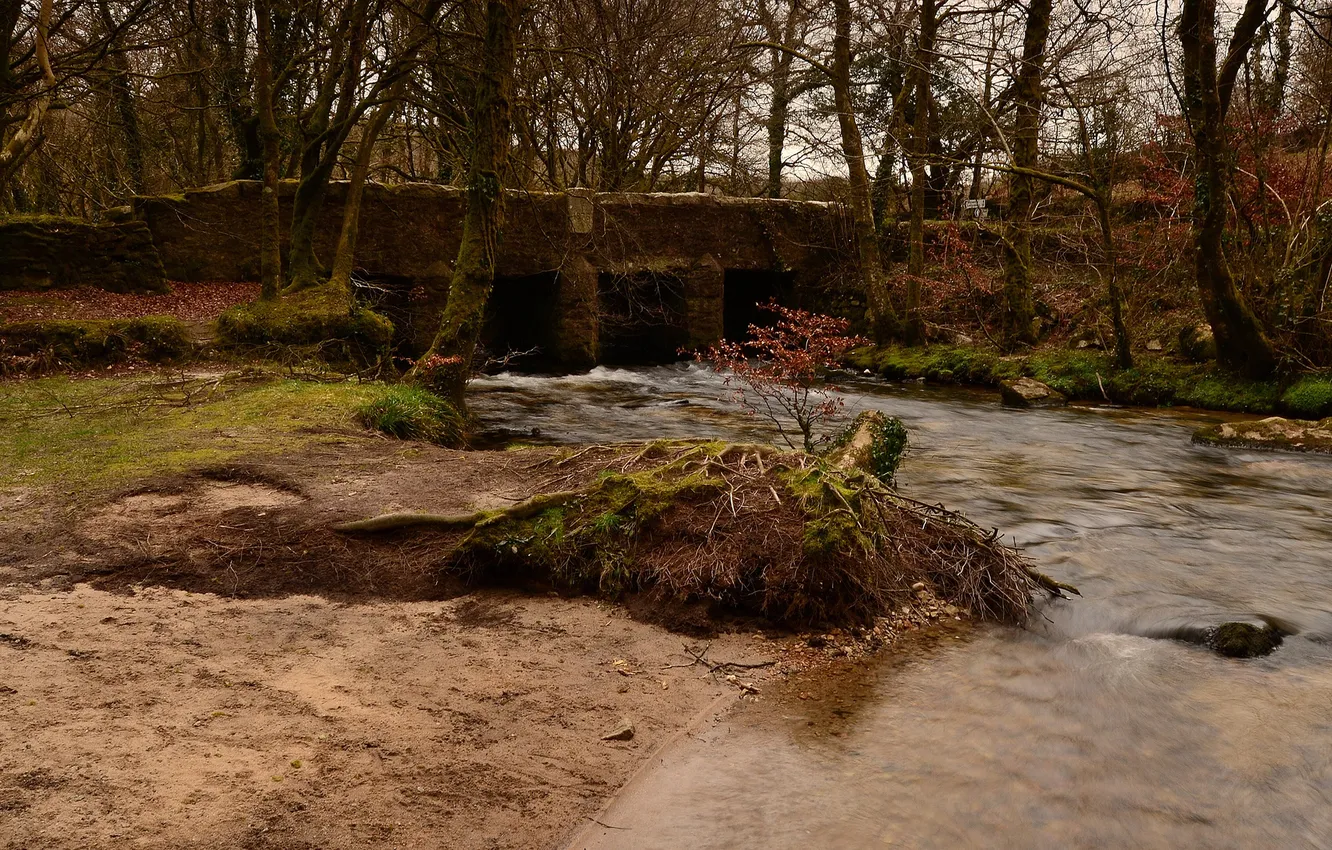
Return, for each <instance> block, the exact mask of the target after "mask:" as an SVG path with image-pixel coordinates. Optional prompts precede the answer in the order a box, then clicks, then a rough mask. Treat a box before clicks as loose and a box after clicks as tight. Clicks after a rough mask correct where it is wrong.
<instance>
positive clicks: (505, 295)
mask: <svg viewBox="0 0 1332 850" xmlns="http://www.w3.org/2000/svg"><path fill="white" fill-rule="evenodd" d="M558 310H559V273H558V272H542V273H540V274H530V275H519V276H505V275H497V276H496V277H495V287H494V289H493V290H491V293H490V299H489V300H488V301H487V302H486V318H485V324H484V325H483V327H482V330H481V345H482V347H483V348H485V350H486V355H487V357H488V358H489V359H490V360H491V361H493V367H494V368H498V367H499V366H500V365H503V366H504V367H505V368H510V369H516V370H520V371H530V372H539V371H545V370H549V369H553V368H555V367H556V366H557V362H556V361H557V357H556V343H557V336H556V334H557V330H556V322H555V320H554V319H555V316H557V315H558Z"/></svg>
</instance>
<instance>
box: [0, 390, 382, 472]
mask: <svg viewBox="0 0 1332 850" xmlns="http://www.w3.org/2000/svg"><path fill="white" fill-rule="evenodd" d="M213 382H216V386H213ZM375 391H376V389H375V387H374V385H371V384H353V383H336V384H325V383H308V382H303V381H293V380H274V379H272V378H268V377H264V376H246V375H238V376H233V377H230V378H227V379H222V380H220V381H219V379H217V378H199V379H194V380H193V381H192V382H190V383H189V384H188V385H182V384H181V383H180V382H179V381H175V380H170V381H168V380H166V379H163V382H162V383H161V384H153V383H152V382H151V379H145V378H143V377H138V378H114V379H104V380H102V379H99V380H86V379H85V380H74V379H70V378H66V377H53V378H42V379H38V380H29V381H19V382H11V383H6V384H4V385H3V387H2V388H0V489H6V488H10V487H22V488H29V487H31V488H45V487H52V486H54V487H59V488H62V489H67V490H69V491H70V492H79V491H81V490H83V489H87V488H98V487H104V486H116V485H121V484H124V483H127V482H129V481H133V480H136V479H138V478H142V477H145V476H148V475H153V474H158V473H164V472H176V471H182V470H185V469H190V468H197V467H198V466H201V465H208V464H215V463H223V462H226V461H228V460H231V459H234V458H239V457H244V456H254V455H279V454H283V453H285V452H289V451H292V450H294V449H297V448H299V447H302V446H307V445H313V444H317V443H327V442H341V441H345V440H346V439H347V434H348V432H349V431H350V430H351V429H353V428H354V427H355V425H354V419H353V412H354V410H355V409H356V407H357V406H359V405H361V404H363V403H364V402H365V401H366V400H368V399H369V398H370V397H371V396H372V395H373V394H374V393H375ZM187 394H192V401H189V402H186V401H184V400H183V399H184V398H185V396H186V395H187Z"/></svg>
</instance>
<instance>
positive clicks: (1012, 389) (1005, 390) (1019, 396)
mask: <svg viewBox="0 0 1332 850" xmlns="http://www.w3.org/2000/svg"><path fill="white" fill-rule="evenodd" d="M1000 395H1001V396H1002V398H1003V403H1004V405H1005V406H1006V407H1020V408H1029V407H1063V406H1064V405H1065V404H1068V399H1067V398H1065V397H1064V394H1063V393H1061V392H1059V391H1058V390H1055V389H1053V388H1051V387H1049V386H1046V385H1045V384H1042V383H1041V382H1040V381H1038V380H1036V379H1034V378H1018V379H1017V380H1016V381H1004V383H1003V385H1002V387H1001V388H1000Z"/></svg>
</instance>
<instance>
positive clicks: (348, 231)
mask: <svg viewBox="0 0 1332 850" xmlns="http://www.w3.org/2000/svg"><path fill="white" fill-rule="evenodd" d="M395 88H396V87H395ZM400 96H401V94H400V92H398V91H396V90H395V91H394V92H392V93H390V94H389V95H388V99H387V100H386V101H385V102H384V103H383V104H381V105H380V106H379V107H378V108H376V109H375V111H374V114H373V115H371V116H370V120H369V121H367V122H366V125H365V130H364V131H363V132H364V135H363V136H361V144H360V146H359V147H358V148H357V150H356V164H355V165H354V166H353V167H352V173H351V180H350V182H349V183H348V185H347V200H346V201H344V202H343V205H342V232H341V233H340V234H339V236H338V248H337V252H336V253H335V254H334V256H333V274H332V275H331V276H330V278H329V283H331V284H332V285H333V287H334V288H335V289H336V290H337V291H338V292H339V293H340V294H341V295H342V296H344V297H345V298H346V299H347V303H348V304H350V303H351V297H352V283H351V277H352V271H353V268H354V266H355V261H356V237H357V235H358V231H359V230H360V222H361V198H362V197H363V196H364V194H365V181H366V177H367V176H368V175H369V173H370V159H371V157H372V156H373V155H374V152H375V141H376V140H378V138H379V134H380V133H382V132H383V131H384V125H385V124H387V123H388V119H389V116H390V115H391V114H392V113H393V111H394V109H396V108H397V106H398V98H399V97H400Z"/></svg>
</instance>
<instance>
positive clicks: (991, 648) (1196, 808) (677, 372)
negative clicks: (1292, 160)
mask: <svg viewBox="0 0 1332 850" xmlns="http://www.w3.org/2000/svg"><path fill="white" fill-rule="evenodd" d="M476 389H477V390H478V395H477V396H476V404H475V406H476V408H477V411H478V412H479V413H480V414H481V415H482V416H484V417H485V418H487V419H489V420H491V421H493V422H498V423H501V424H503V425H505V426H506V427H508V428H510V429H513V430H514V431H521V432H523V433H530V431H531V429H534V428H535V429H538V432H539V435H538V438H539V439H542V440H547V441H553V442H587V441H613V440H628V439H643V438H650V437H660V436H695V435H718V436H724V437H730V438H737V439H747V440H754V439H773V436H774V435H773V433H772V431H771V429H770V428H769V427H767V426H766V425H765V424H764V423H763V422H761V421H759V420H755V419H752V418H748V417H745V416H744V415H743V414H742V413H740V412H739V411H738V410H737V409H735V407H734V406H732V405H731V404H729V403H728V402H726V401H723V400H721V399H724V398H725V396H726V390H725V388H724V387H722V386H721V385H720V382H719V381H718V380H717V379H716V378H715V377H714V376H712V375H710V374H708V373H707V372H705V371H702V370H701V369H699V368H698V367H696V366H688V367H686V366H678V367H658V368H651V369H640V370H615V369H605V368H602V369H597V370H594V371H593V372H592V373H590V374H588V375H581V376H573V377H566V378H536V377H523V376H500V377H497V378H489V379H485V380H483V381H481V382H479V384H478V385H477V386H476ZM846 396H847V402H848V408H849V410H850V411H852V412H854V411H855V410H859V409H866V408H878V409H881V410H884V411H885V412H887V413H889V414H891V415H894V416H898V417H900V418H901V419H902V420H903V421H905V422H906V424H907V426H908V428H909V429H910V433H911V438H912V449H911V452H910V454H909V455H908V459H907V461H906V463H905V464H904V466H903V469H902V471H901V473H900V484H901V486H902V487H903V488H904V491H905V492H906V493H907V494H908V495H912V496H915V497H917V498H922V499H925V500H928V501H932V502H933V501H942V502H944V503H945V504H947V505H948V506H949V507H953V508H956V509H960V510H962V511H963V512H964V513H966V514H967V515H968V516H970V517H971V518H972V519H974V520H976V521H977V522H979V523H981V524H982V525H984V526H986V527H990V526H994V527H997V528H999V529H1001V530H1002V531H1004V532H1005V533H1006V534H1009V535H1012V537H1013V538H1015V539H1016V542H1017V543H1018V544H1019V545H1021V546H1022V547H1023V548H1024V549H1025V550H1026V552H1027V553H1028V554H1029V555H1030V556H1031V557H1032V558H1033V559H1035V561H1036V562H1037V563H1038V565H1039V566H1040V567H1041V569H1042V570H1043V571H1045V572H1047V573H1050V574H1052V575H1054V576H1055V577H1057V578H1059V579H1061V580H1064V581H1068V582H1071V583H1073V584H1075V585H1077V586H1078V587H1079V588H1080V589H1081V590H1082V593H1083V598H1082V599H1080V600H1074V601H1071V602H1058V603H1053V604H1050V605H1048V606H1045V607H1044V608H1043V609H1042V610H1041V611H1040V612H1039V613H1038V615H1037V616H1036V617H1034V618H1033V620H1032V622H1031V624H1030V625H1029V627H1028V628H1027V629H1026V630H1016V629H1003V628H985V629H980V630H978V631H977V632H975V633H973V634H970V635H960V636H943V637H942V638H941V639H939V640H938V641H937V642H936V644H935V645H934V646H932V647H930V648H927V649H926V648H922V651H920V652H917V653H912V654H911V657H910V659H909V660H905V661H901V660H898V661H892V660H889V661H885V662H882V663H880V664H878V665H877V667H874V668H871V669H869V670H867V671H865V672H863V673H861V674H858V675H856V676H854V677H843V678H842V679H841V680H834V681H831V682H829V683H827V684H826V685H825V686H824V687H823V689H822V690H820V691H817V692H815V693H813V694H810V696H811V697H813V698H812V699H809V700H807V701H801V700H786V701H781V702H780V704H777V705H767V706H765V707H764V708H761V709H760V708H758V707H755V708H752V709H750V710H749V715H750V716H745V715H744V714H742V715H741V716H740V717H738V718H735V719H733V721H732V722H728V723H724V724H722V725H718V726H715V727H713V728H711V729H708V730H706V731H705V732H703V733H701V734H699V735H696V736H693V737H691V738H689V739H686V740H685V741H683V742H682V743H681V744H679V745H677V746H675V747H673V748H671V749H669V750H668V751H667V752H666V753H664V754H663V758H662V761H661V762H660V763H659V764H658V765H655V766H654V768H653V769H652V770H650V771H649V772H648V773H646V774H645V775H643V776H642V777H640V779H639V780H637V781H636V782H634V783H633V784H631V786H630V787H629V788H627V789H626V791H625V793H624V794H623V796H622V797H621V798H620V800H619V801H617V803H616V804H615V806H614V807H613V808H612V809H611V810H610V811H609V812H608V813H606V815H604V817H603V822H604V823H606V824H609V825H610V827H601V826H596V827H594V828H593V829H592V830H591V831H590V832H588V833H587V834H585V835H583V836H581V837H580V838H579V840H578V842H577V844H576V846H578V847H602V848H685V847H687V848H691V850H702V848H713V847H715V848H802V850H809V849H810V848H863V847H921V848H934V847H941V848H942V847H947V848H956V847H1013V848H1046V847H1048V848H1066V847H1070V848H1071V847H1087V848H1093V847H1094V848H1100V847H1199V848H1231V847H1233V848H1248V847H1257V846H1273V847H1282V848H1305V847H1308V848H1332V458H1326V457H1313V456H1300V455H1287V454H1265V453H1251V452H1241V451H1232V450H1221V449H1213V448H1204V447H1199V446H1194V445H1192V444H1191V443H1190V442H1189V436H1190V432H1191V430H1192V429H1194V428H1196V427H1198V426H1199V425H1201V424H1203V423H1205V422H1209V421H1214V420H1212V419H1211V418H1209V417H1207V416H1206V415H1203V414H1199V413H1196V412H1157V411H1133V410H1112V409H1094V408H1069V409H1063V410H1047V411H1011V410H1005V409H1002V408H1000V407H999V406H998V404H997V402H996V400H995V398H994V395H993V394H992V393H984V392H971V391H940V390H926V389H924V388H919V387H913V388H904V387H894V386H884V385H857V386H854V387H852V388H850V389H848V391H847V393H846ZM1260 618H1265V619H1268V620H1269V621H1272V622H1276V623H1278V624H1280V625H1281V626H1282V627H1283V628H1284V629H1285V630H1287V631H1293V632H1296V634H1295V635H1294V636H1293V637H1288V638H1287V639H1286V642H1285V644H1284V645H1283V646H1282V647H1281V648H1280V649H1279V650H1278V651H1277V652H1276V653H1275V654H1273V655H1272V656H1269V657H1268V658H1265V659H1260V660H1252V661H1236V660H1230V659H1224V658H1220V657H1218V656H1215V655H1213V654H1212V653H1210V652H1208V651H1206V650H1204V649H1201V648H1199V647H1196V646H1192V645H1188V644H1183V643H1179V642H1176V641H1172V640H1168V639H1163V638H1164V637H1165V636H1168V635H1171V634H1175V633H1178V632H1180V631H1181V630H1187V629H1189V628H1196V627H1200V626H1206V625H1208V624H1215V623H1219V622H1223V621H1227V620H1237V619H1238V620H1250V621H1254V622H1258V621H1259V619H1260ZM611 827H613V828H611Z"/></svg>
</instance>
